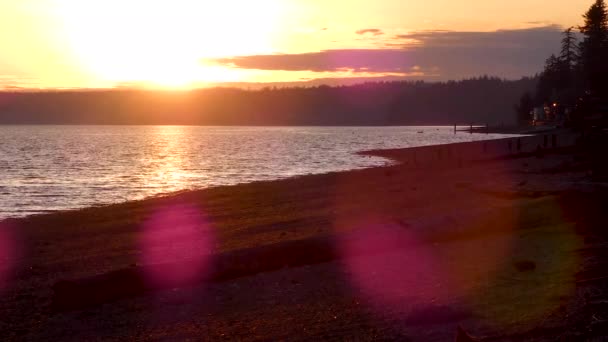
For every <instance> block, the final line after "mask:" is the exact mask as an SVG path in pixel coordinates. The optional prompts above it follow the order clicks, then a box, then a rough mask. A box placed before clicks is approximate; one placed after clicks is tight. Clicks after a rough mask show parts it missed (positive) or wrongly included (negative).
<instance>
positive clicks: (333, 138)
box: [0, 126, 503, 219]
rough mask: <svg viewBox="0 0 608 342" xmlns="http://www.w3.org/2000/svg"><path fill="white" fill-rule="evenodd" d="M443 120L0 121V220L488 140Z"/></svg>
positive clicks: (361, 164) (363, 164)
mask: <svg viewBox="0 0 608 342" xmlns="http://www.w3.org/2000/svg"><path fill="white" fill-rule="evenodd" d="M500 137H503V136H502V135H497V134H489V135H485V134H467V133H458V134H454V129H453V127H190V126H0V219H2V218H7V217H22V216H27V215H31V214H38V213H44V212H50V211H57V210H66V209H76V208H82V207H87V206H93V205H102V204H110V203H117V202H124V201H129V200H136V199H142V198H146V197H150V196H154V195H159V194H164V193H170V192H174V191H178V190H186V189H201V188H207V187H212V186H218V185H232V184H238V183H246V182H252V181H259V180H273V179H281V178H287V177H293V176H297V175H306V174H319V173H327V172H333V171H342V170H351V169H360V168H369V167H374V166H380V165H385V164H387V163H390V161H388V160H386V159H383V158H377V157H367V156H361V155H357V154H356V152H359V151H365V150H374V149H391V148H404V147H414V146H426V145H436V144H446V143H453V142H464V141H474V140H486V139H496V138H500Z"/></svg>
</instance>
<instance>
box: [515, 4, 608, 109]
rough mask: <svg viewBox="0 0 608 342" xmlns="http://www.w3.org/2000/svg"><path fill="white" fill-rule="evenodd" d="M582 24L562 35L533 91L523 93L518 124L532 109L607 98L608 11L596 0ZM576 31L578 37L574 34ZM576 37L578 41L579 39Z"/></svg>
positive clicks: (571, 106)
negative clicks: (555, 53) (559, 47)
mask: <svg viewBox="0 0 608 342" xmlns="http://www.w3.org/2000/svg"><path fill="white" fill-rule="evenodd" d="M583 19H584V22H583V25H582V26H579V27H577V28H574V27H570V28H568V29H566V30H565V31H564V32H563V38H562V41H561V51H560V54H559V55H557V56H556V55H551V56H550V57H549V58H548V59H547V61H546V63H545V68H544V70H543V71H542V73H541V74H540V75H539V76H538V85H537V86H536V89H535V91H534V94H533V93H532V92H527V93H524V94H523V96H522V97H521V98H520V102H519V105H518V106H516V110H517V113H518V118H519V120H520V121H526V120H529V118H530V111H531V110H532V109H533V108H534V107H538V106H545V105H550V104H555V105H558V106H560V107H565V108H570V109H576V108H577V106H578V107H580V106H582V105H583V104H582V103H581V101H587V102H590V101H597V100H598V99H600V100H605V99H607V98H608V12H607V9H606V3H605V1H604V0H596V1H595V3H593V4H592V5H591V7H590V8H589V10H588V11H587V12H586V13H585V14H584V15H583ZM576 31H578V35H577V34H576ZM579 37H580V38H579Z"/></svg>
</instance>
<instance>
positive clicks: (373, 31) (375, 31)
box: [356, 28, 384, 36]
mask: <svg viewBox="0 0 608 342" xmlns="http://www.w3.org/2000/svg"><path fill="white" fill-rule="evenodd" d="M356 33H357V34H358V35H365V34H371V35H374V36H381V35H383V34H384V32H383V31H382V30H381V29H377V28H368V29H363V30H359V31H357V32H356Z"/></svg>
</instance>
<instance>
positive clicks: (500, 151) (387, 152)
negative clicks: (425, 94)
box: [0, 126, 573, 223]
mask: <svg viewBox="0 0 608 342" xmlns="http://www.w3.org/2000/svg"><path fill="white" fill-rule="evenodd" d="M420 127H423V126H420ZM424 127H448V126H424ZM551 132H552V131H549V132H544V131H543V132H538V133H537V134H538V135H540V134H545V133H551ZM492 133H500V134H521V137H522V138H528V139H526V140H531V139H529V138H530V137H534V136H537V135H524V134H526V133H522V131H521V130H520V129H517V130H515V131H513V130H511V129H509V130H507V131H497V132H492ZM557 133H558V134H561V132H559V131H557ZM474 134H482V133H479V132H475V133H474ZM514 139H517V138H514V137H506V138H499V139H492V140H483V141H472V142H461V143H449V144H437V145H429V146H416V147H406V148H398V149H382V150H369V151H360V152H356V153H355V154H358V155H361V156H374V157H381V158H385V159H387V161H392V162H396V163H405V164H408V163H411V164H415V165H416V166H418V167H419V166H424V165H425V163H426V164H428V163H429V162H431V163H432V162H433V158H430V159H428V158H427V159H426V160H425V157H424V154H425V153H426V154H428V155H431V154H436V153H439V159H440V160H441V158H445V157H450V158H451V156H449V154H451V153H458V152H459V151H458V150H460V152H461V153H463V155H464V157H463V158H460V159H461V160H460V162H479V161H482V160H488V159H493V158H504V157H507V156H509V155H511V156H515V155H517V154H518V153H517V152H516V140H514ZM508 140H512V142H513V150H512V151H508V150H507V147H506V146H507V145H504V144H503V142H506V141H508ZM567 140H568V142H567V145H568V146H570V145H572V144H573V141H572V139H571V138H568V139H567ZM539 143H540V142H539ZM500 144H502V145H504V146H503V147H501V148H497V146H498V145H500ZM533 145H534V144H530V143H528V144H525V143H524V146H523V149H522V151H521V152H520V153H531V152H533V148H531V147H530V146H533ZM488 146H489V147H488ZM534 146H536V145H534ZM488 148H489V149H490V150H489V151H487V150H486V149H488ZM453 149H456V151H452V150H453ZM442 150H443V151H442ZM479 151H481V152H479ZM418 153H420V156H421V158H420V159H418V158H417V157H416V156H413V155H417V154H418ZM442 153H445V154H444V155H443V156H442V155H441V154H442ZM488 154H490V156H488ZM492 154H493V155H494V156H491V155H492ZM387 166H390V165H383V166H373V167H366V168H361V169H350V170H342V171H334V172H329V173H321V174H305V175H297V176H291V177H286V178H281V179H274V180H260V181H253V182H247V183H240V184H233V185H218V186H211V187H206V188H198V189H185V190H178V191H174V192H168V193H159V194H155V195H152V196H148V197H145V198H142V199H137V200H128V201H125V202H116V203H108V204H99V205H92V206H87V207H81V208H73V209H65V210H56V211H53V210H52V211H48V212H41V213H34V214H29V215H26V216H14V217H5V218H0V223H2V222H4V221H7V222H9V221H15V220H17V221H18V220H27V219H29V218H32V217H39V216H43V217H44V216H47V215H57V214H62V213H70V212H76V211H81V210H87V209H93V208H110V207H114V206H116V205H125V204H129V203H139V202H142V201H154V200H158V199H161V198H165V197H174V196H180V195H183V194H184V193H189V192H199V191H206V190H209V189H215V188H226V187H233V186H241V185H245V184H256V183H266V182H276V181H283V180H289V179H294V178H300V177H310V176H320V175H328V174H339V173H347V172H352V171H358V170H366V169H374V168H383V167H387Z"/></svg>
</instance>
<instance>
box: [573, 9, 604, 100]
mask: <svg viewBox="0 0 608 342" xmlns="http://www.w3.org/2000/svg"><path fill="white" fill-rule="evenodd" d="M583 18H584V19H585V23H584V25H583V26H581V27H580V28H579V29H580V31H581V33H582V34H583V36H584V39H583V41H582V42H581V44H580V63H581V67H582V71H583V76H584V79H585V84H586V87H587V88H588V89H589V90H590V91H591V92H592V93H594V94H605V93H606V90H607V89H608V86H607V85H608V62H606V61H607V60H608V52H607V50H608V12H607V10H606V3H605V2H604V0H596V2H595V3H594V4H593V5H591V8H589V10H588V11H587V12H586V13H585V15H584V16H583Z"/></svg>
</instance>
